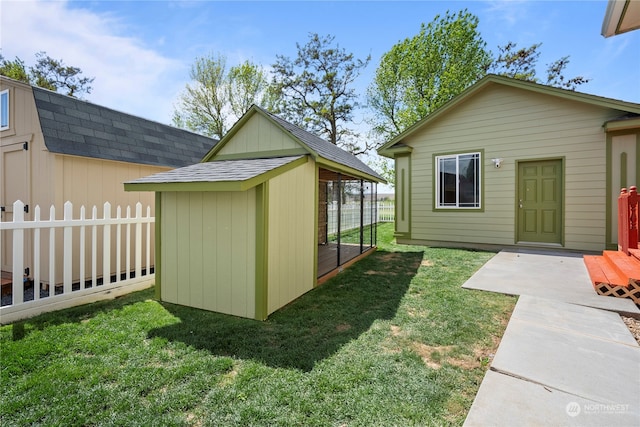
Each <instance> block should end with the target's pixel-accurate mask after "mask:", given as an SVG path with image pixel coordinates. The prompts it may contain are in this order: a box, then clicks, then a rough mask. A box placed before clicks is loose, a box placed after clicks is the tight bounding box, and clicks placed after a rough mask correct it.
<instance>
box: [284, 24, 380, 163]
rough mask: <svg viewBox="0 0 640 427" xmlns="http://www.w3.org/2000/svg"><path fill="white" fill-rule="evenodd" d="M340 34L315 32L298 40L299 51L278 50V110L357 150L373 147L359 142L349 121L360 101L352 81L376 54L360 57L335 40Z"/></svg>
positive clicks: (311, 129) (322, 134)
mask: <svg viewBox="0 0 640 427" xmlns="http://www.w3.org/2000/svg"><path fill="white" fill-rule="evenodd" d="M334 39H335V37H333V36H331V35H327V36H319V35H318V34H315V33H310V34H309V41H308V42H307V44H305V45H304V46H301V45H300V44H298V43H296V47H297V49H298V53H297V57H296V58H295V59H291V58H289V57H286V56H282V55H278V56H277V57H276V63H275V64H274V65H273V80H272V85H273V90H274V91H275V92H276V94H277V96H278V98H279V101H278V102H276V103H275V105H274V106H273V107H274V110H275V111H274V112H276V113H278V114H281V115H282V116H284V117H285V118H286V119H287V120H289V121H291V122H293V123H295V124H296V125H298V126H301V127H303V128H305V129H307V130H309V131H310V132H314V133H316V134H317V135H320V136H323V137H325V138H327V139H328V140H329V141H330V142H331V143H333V144H337V145H341V146H342V147H344V148H346V149H348V150H350V151H351V152H353V153H354V154H361V153H363V152H366V151H367V150H368V149H370V148H372V147H368V146H365V147H364V148H362V147H359V146H358V144H357V143H356V138H357V136H358V135H357V133H356V132H354V131H353V130H352V129H350V128H348V127H347V124H348V123H350V122H351V120H352V119H353V114H354V110H355V109H356V108H357V107H358V106H359V104H358V95H357V94H356V92H355V89H354V88H353V87H352V86H353V83H354V82H355V80H356V79H357V77H358V76H359V75H360V73H361V72H362V70H363V69H364V68H365V67H366V66H367V65H368V63H369V61H370V59H371V57H370V56H369V57H367V58H365V59H364V60H361V59H355V58H354V55H353V54H352V53H347V52H346V50H345V49H344V48H341V47H340V46H339V45H338V44H334Z"/></svg>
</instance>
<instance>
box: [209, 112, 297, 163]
mask: <svg viewBox="0 0 640 427" xmlns="http://www.w3.org/2000/svg"><path fill="white" fill-rule="evenodd" d="M293 148H300V145H299V144H298V143H297V142H295V141H294V140H293V139H291V137H290V136H289V135H288V134H287V133H286V132H283V131H282V130H281V129H280V128H278V127H276V126H273V125H272V124H271V123H270V122H269V120H268V119H267V118H265V117H263V116H262V115H261V114H254V115H253V116H252V117H251V118H250V119H249V120H248V121H247V123H245V125H244V126H243V127H242V128H241V129H238V131H237V132H236V134H235V135H234V136H233V138H232V139H231V140H230V141H229V142H227V144H226V145H225V146H224V147H222V149H221V150H220V151H219V152H218V154H219V155H225V154H238V153H255V152H261V151H274V150H283V149H293Z"/></svg>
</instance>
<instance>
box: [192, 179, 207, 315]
mask: <svg viewBox="0 0 640 427" xmlns="http://www.w3.org/2000/svg"><path fill="white" fill-rule="evenodd" d="M202 195H203V193H200V192H192V193H189V196H190V197H189V275H190V276H189V278H190V280H189V300H190V304H189V305H191V306H192V307H196V308H204V292H203V280H202V279H203V278H202V274H203V269H204V266H203V261H204V258H203V251H202V246H203V236H204V232H203V221H204V218H203V210H202V206H203V203H202Z"/></svg>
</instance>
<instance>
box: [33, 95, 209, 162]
mask: <svg viewBox="0 0 640 427" xmlns="http://www.w3.org/2000/svg"><path fill="white" fill-rule="evenodd" d="M32 89H33V97H34V99H35V103H36V109H37V111H38V116H39V117H40V126H41V128H42V134H43V136H44V143H45V145H46V147H47V149H48V150H49V151H50V152H53V153H59V154H69V155H74V156H83V157H92V158H96V159H106V160H116V161H121V162H129V163H140V164H145V165H154V166H168V167H181V166H185V165H189V164H193V163H196V162H199V161H200V159H202V157H203V156H204V155H205V154H206V153H207V152H208V151H209V150H210V149H211V147H212V146H214V145H215V144H216V143H218V140H216V139H212V138H208V137H205V136H202V135H198V134H195V133H193V132H189V131H186V130H183V129H178V128H175V127H172V126H167V125H163V124H161V123H157V122H154V121H151V120H147V119H143V118H141V117H136V116H133V115H130V114H126V113H121V112H119V111H116V110H112V109H110V108H107V107H102V106H100V105H96V104H92V103H90V102H87V101H83V100H80V99H77V98H72V97H70V96H66V95H61V94H59V93H56V92H53V91H50V90H46V89H42V88H38V87H32Z"/></svg>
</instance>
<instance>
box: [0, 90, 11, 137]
mask: <svg viewBox="0 0 640 427" xmlns="http://www.w3.org/2000/svg"><path fill="white" fill-rule="evenodd" d="M5 129H9V90H8V89H6V90H3V91H2V92H0V130H5Z"/></svg>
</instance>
